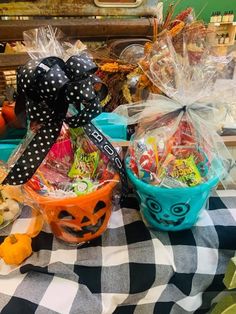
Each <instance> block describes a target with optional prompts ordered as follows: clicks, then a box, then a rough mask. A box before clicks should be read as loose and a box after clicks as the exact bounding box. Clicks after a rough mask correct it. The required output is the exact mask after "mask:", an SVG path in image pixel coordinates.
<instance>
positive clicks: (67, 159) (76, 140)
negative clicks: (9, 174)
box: [28, 127, 114, 198]
mask: <svg viewBox="0 0 236 314" xmlns="http://www.w3.org/2000/svg"><path fill="white" fill-rule="evenodd" d="M113 177H114V170H113V168H112V167H111V165H110V162H109V160H108V158H107V157H106V156H105V155H103V154H102V153H101V151H100V150H99V149H98V148H97V147H96V146H95V145H94V144H93V143H92V142H91V141H90V140H89V139H88V137H87V136H86V135H85V134H84V133H83V130H82V129H68V128H65V127H64V128H63V129H62V131H61V135H60V137H59V138H58V140H57V142H56V143H55V144H54V145H53V147H52V148H51V150H50V152H49V153H48V155H47V157H46V158H45V160H44V162H43V163H42V164H41V166H40V167H39V168H38V170H37V172H36V173H35V175H34V176H33V177H32V179H31V180H30V181H29V182H28V185H29V186H30V187H31V188H32V189H33V190H34V191H36V192H37V193H39V194H41V195H44V196H50V197H54V198H67V197H76V196H81V195H85V194H87V193H90V192H94V191H96V190H97V189H99V188H100V187H101V186H103V185H104V184H106V183H107V182H109V181H110V180H112V179H113Z"/></svg>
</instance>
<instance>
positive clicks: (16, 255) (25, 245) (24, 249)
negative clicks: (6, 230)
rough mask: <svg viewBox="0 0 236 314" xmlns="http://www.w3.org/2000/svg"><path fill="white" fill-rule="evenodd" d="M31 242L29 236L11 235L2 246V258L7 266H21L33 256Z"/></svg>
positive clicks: (0, 248)
mask: <svg viewBox="0 0 236 314" xmlns="http://www.w3.org/2000/svg"><path fill="white" fill-rule="evenodd" d="M31 242H32V240H31V237H30V236H28V235H27V234H20V233H16V234H11V235H9V236H8V237H6V238H5V240H4V241H3V243H2V244H1V245H0V257H1V258H2V259H3V260H4V262H5V263H6V264H9V265H19V264H21V263H22V262H23V261H24V260H25V259H26V258H27V257H29V256H30V255H31V254H32V247H31Z"/></svg>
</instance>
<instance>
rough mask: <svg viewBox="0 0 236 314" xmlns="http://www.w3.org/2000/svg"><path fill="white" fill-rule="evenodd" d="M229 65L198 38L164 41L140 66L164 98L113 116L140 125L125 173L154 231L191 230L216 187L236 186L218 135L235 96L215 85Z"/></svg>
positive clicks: (153, 98)
mask: <svg viewBox="0 0 236 314" xmlns="http://www.w3.org/2000/svg"><path fill="white" fill-rule="evenodd" d="M228 62H230V58H229V57H227V56H226V57H219V56H215V55H213V54H212V53H211V51H210V49H209V48H208V47H207V43H206V41H205V38H204V36H203V34H202V33H200V32H199V33H198V32H195V33H191V34H190V33H184V34H183V38H182V40H181V42H180V43H178V45H175V46H174V45H173V42H172V40H171V39H170V37H169V36H168V35H163V36H162V37H161V38H159V39H158V41H157V42H154V43H153V44H152V47H151V49H150V51H149V53H148V54H147V55H146V56H145V58H144V59H142V60H141V61H140V67H141V68H142V70H143V71H144V72H145V73H146V75H147V76H148V77H149V79H150V80H151V81H152V82H153V83H154V84H155V86H157V87H158V88H159V89H160V91H161V92H162V95H151V97H150V98H149V99H148V100H147V101H146V102H143V103H138V104H132V105H123V106H120V107H119V108H117V110H116V113H118V114H121V115H123V116H125V117H126V118H127V119H128V121H129V123H130V124H137V126H136V131H135V134H134V135H133V137H132V140H131V142H130V146H129V149H128V155H127V158H126V167H127V173H128V177H129V179H130V181H131V182H132V184H133V186H134V188H135V190H136V192H137V194H138V196H139V199H140V203H141V213H142V216H143V219H144V221H145V222H146V223H147V224H148V225H149V226H151V227H153V228H156V229H161V230H167V231H178V230H182V229H187V228H191V227H192V226H193V225H194V224H195V222H196V221H197V218H198V216H199V213H200V211H201V210H202V209H203V208H207V203H208V202H207V201H208V199H209V196H210V194H211V191H212V190H213V189H215V188H216V187H217V185H218V184H219V182H221V183H222V184H223V186H224V187H226V188H227V187H229V186H233V185H234V184H235V183H234V181H233V179H232V177H233V173H231V174H229V172H230V170H231V172H232V171H235V169H231V168H233V167H232V164H234V161H233V158H232V157H231V155H230V153H229V152H228V150H227V148H226V147H225V145H224V143H223V141H222V138H221V137H220V136H219V134H218V131H219V130H220V128H221V123H222V122H223V119H224V117H225V114H226V112H227V107H228V106H229V105H230V101H232V88H231V89H230V88H229V87H228V85H227V86H226V85H221V86H220V87H219V84H218V82H217V78H218V77H219V73H222V71H224V68H225V66H226V65H227V63H228ZM216 86H217V88H216ZM234 175H235V174H234Z"/></svg>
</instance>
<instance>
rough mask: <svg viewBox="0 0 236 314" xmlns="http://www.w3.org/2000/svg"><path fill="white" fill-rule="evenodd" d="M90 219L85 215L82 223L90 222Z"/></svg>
mask: <svg viewBox="0 0 236 314" xmlns="http://www.w3.org/2000/svg"><path fill="white" fill-rule="evenodd" d="M88 221H90V220H89V218H88V217H86V216H84V217H83V219H82V221H81V223H85V222H88Z"/></svg>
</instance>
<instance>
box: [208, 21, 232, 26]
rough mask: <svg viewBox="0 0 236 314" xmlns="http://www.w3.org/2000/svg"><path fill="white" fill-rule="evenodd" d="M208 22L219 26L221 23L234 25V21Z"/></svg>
mask: <svg viewBox="0 0 236 314" xmlns="http://www.w3.org/2000/svg"><path fill="white" fill-rule="evenodd" d="M210 24H211V25H214V26H221V25H233V26H235V25H236V22H212V23H210Z"/></svg>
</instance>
